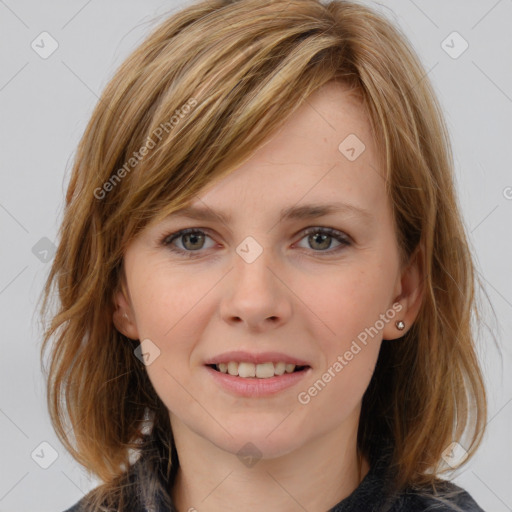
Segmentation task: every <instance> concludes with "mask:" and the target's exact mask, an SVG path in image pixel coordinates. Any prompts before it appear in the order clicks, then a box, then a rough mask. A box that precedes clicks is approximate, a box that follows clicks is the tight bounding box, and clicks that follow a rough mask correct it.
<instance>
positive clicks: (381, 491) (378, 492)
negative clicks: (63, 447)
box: [65, 447, 484, 512]
mask: <svg viewBox="0 0 512 512" xmlns="http://www.w3.org/2000/svg"><path fill="white" fill-rule="evenodd" d="M385 453H387V452H385V451H384V450H383V449H382V447H381V448H380V450H379V452H378V453H374V454H373V455H370V461H372V460H373V462H370V470H369V471H368V473H367V474H366V476H365V477H364V479H363V480H362V482H361V483H360V484H359V486H358V487H357V488H356V489H355V490H354V491H353V492H352V494H350V495H349V496H347V497H346V498H345V499H343V500H341V501H340V502H339V503H338V504H336V505H335V506H334V507H332V508H331V509H329V510H328V511H326V512H427V511H429V512H430V511H432V512H433V511H437V512H448V511H450V512H453V511H457V512H484V510H483V509H482V508H480V507H479V506H478V504H477V503H476V502H475V500H474V499H473V498H472V497H471V496H470V495H469V494H468V493H467V492H466V491H464V490H463V489H461V488H460V487H458V486H456V485H455V484H453V483H451V482H447V481H446V482H444V483H442V484H441V485H439V486H437V493H438V494H437V495H434V493H433V492H432V491H430V494H431V496H430V497H425V496H422V492H421V490H420V489H413V488H408V489H406V490H404V491H402V492H399V493H395V494H390V493H389V492H387V491H386V489H387V487H386V484H387V482H388V481H389V477H388V473H387V468H388V466H389V464H388V462H387V461H388V460H389V455H385ZM136 464H137V463H136ZM131 473H132V475H134V474H135V472H133V471H132V472H131ZM131 481H133V482H135V483H136V479H135V478H133V479H132V478H131ZM164 488H166V489H167V488H170V486H167V485H166V484H164ZM440 494H442V495H443V496H444V498H441V497H440ZM447 495H448V496H447ZM167 498H168V499H169V502H171V503H172V500H171V499H170V496H169V495H168V496H167ZM84 501H85V498H83V499H82V500H81V501H79V502H78V503H76V504H75V505H74V506H72V507H71V508H69V509H67V510H66V511H65V512H82V508H81V507H80V506H81V504H82V503H83V502H84ZM130 502H132V500H130ZM133 503H134V505H133V507H132V508H130V510H129V512H186V511H181V510H180V511H177V510H176V509H175V508H174V506H172V505H171V508H170V509H169V508H168V507H166V506H165V505H163V502H162V499H161V497H160V498H159V499H157V507H156V508H152V507H149V506H148V507H146V506H144V505H141V504H140V502H139V500H137V499H134V500H133ZM127 512H128V511H127ZM310 512H320V511H310Z"/></svg>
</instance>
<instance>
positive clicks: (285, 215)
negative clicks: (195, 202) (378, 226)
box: [169, 203, 373, 224]
mask: <svg viewBox="0 0 512 512" xmlns="http://www.w3.org/2000/svg"><path fill="white" fill-rule="evenodd" d="M332 213H342V214H345V215H356V216H360V217H362V218H363V219H364V220H366V221H368V222H369V221H371V220H373V215H372V214H371V213H370V212H369V211H368V210H365V209H364V208H359V207H357V206H355V205H352V204H348V203H327V204H304V205H302V206H290V207H288V208H283V209H282V210H281V211H280V213H279V222H282V221H285V220H304V219H315V218H318V217H323V216H325V215H329V214H332ZM174 217H186V218H189V219H195V220H204V221H208V220H218V221H220V222H223V223H224V224H229V222H230V221H231V215H229V214H228V213H225V212H222V211H217V210H213V209H211V208H208V207H206V208H205V207H202V206H187V207H184V208H181V209H179V210H176V211H174V212H173V213H171V214H170V215H169V218H174Z"/></svg>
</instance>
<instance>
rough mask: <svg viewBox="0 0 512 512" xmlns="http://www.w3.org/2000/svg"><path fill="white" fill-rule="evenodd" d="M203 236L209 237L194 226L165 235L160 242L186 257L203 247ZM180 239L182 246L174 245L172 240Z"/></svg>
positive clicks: (193, 255)
mask: <svg viewBox="0 0 512 512" xmlns="http://www.w3.org/2000/svg"><path fill="white" fill-rule="evenodd" d="M205 238H210V237H209V236H208V235H207V234H206V233H205V232H204V231H203V230H201V229H196V228H188V229H182V230H181V231H178V232H176V233H173V234H170V235H166V236H165V237H164V238H163V239H162V241H161V243H162V245H165V246H168V247H169V249H170V250H171V251H173V252H176V253H178V254H183V255H185V256H187V257H195V256H197V255H196V254H194V252H197V251H199V250H200V249H203V248H204V247H203V246H204V240H205ZM175 240H177V241H181V242H182V243H183V247H184V248H180V247H176V246H175V245H173V242H174V241H175Z"/></svg>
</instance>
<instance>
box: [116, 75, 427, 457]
mask: <svg viewBox="0 0 512 512" xmlns="http://www.w3.org/2000/svg"><path fill="white" fill-rule="evenodd" d="M351 134H352V135H351ZM354 134H355V136H354ZM347 137H349V138H348V139H347ZM356 137H357V138H356ZM363 144H364V148H363ZM351 148H352V149H351ZM377 157H378V155H377V153H376V149H375V147H374V142H373V140H372V137H371V134H370V125H369V124H368V121H367V119H366V118H365V116H364V113H363V110H362V107H361V105H360V104H359V103H358V100H357V99H356V98H355V97H353V96H351V95H350V94H349V93H348V91H347V90H346V89H345V88H344V87H343V86H341V85H339V84H327V85H326V86H324V87H323V88H322V89H320V90H318V91H317V92H315V93H314V94H313V95H312V96H311V97H310V98H308V102H307V103H305V104H304V105H303V106H302V107H301V108H300V109H298V110H297V111H296V112H295V113H294V115H293V116H292V117H291V118H290V119H289V121H288V122H287V124H286V125H284V127H283V128H282V129H281V130H280V131H279V132H277V133H276V134H275V135H274V136H273V137H271V138H270V139H269V140H268V141H267V143H266V144H264V145H263V146H261V147H260V148H259V150H258V151H257V152H256V153H255V154H254V155H253V157H252V158H251V159H250V160H249V161H248V162H246V163H245V164H244V165H243V166H241V167H239V168H238V169H237V170H236V171H235V172H234V173H232V174H230V175H229V176H228V177H226V178H224V179H222V180H221V181H219V182H217V183H216V184H215V185H214V186H212V187H210V188H207V189H204V191H203V193H201V194H199V195H198V196H196V198H195V200H194V201H193V202H192V203H191V205H190V206H192V207H197V208H198V209H202V210H204V211H206V212H210V213H211V212H212V211H213V212H217V213H219V212H221V213H222V214H223V215H224V216H225V217H226V218H225V219H223V220H220V219H219V218H216V217H212V218H200V219H198V218H193V217H189V216H185V215H183V214H180V213H174V214H172V215H171V216H170V217H169V218H168V219H166V220H165V221H163V222H161V223H159V224H153V225H150V226H148V227H147V228H146V229H145V230H144V231H143V232H142V233H141V234H140V235H139V236H138V237H137V238H135V239H134V240H133V241H132V243H131V244H130V245H129V247H128V249H127V251H126V254H125V258H124V268H125V276H126V288H127V291H128V293H127V294H126V295H125V294H123V293H121V292H120V293H119V294H118V296H117V305H118V308H119V309H118V312H117V313H116V315H115V317H114V321H115V323H116V326H117V328H118V329H119V330H120V331H122V332H124V333H125V334H126V335H127V336H129V337H130V338H133V339H139V340H141V341H143V340H146V341H144V343H143V347H145V350H146V351H147V352H148V353H149V356H148V360H147V362H148V363H149V364H147V366H146V370H147V372H148V375H149V377H150V379H151V382H152V384H153V386H154V388H155V390H156V392H157V393H158V395H159V396H160V398H161V399H162V401H163V402H164V403H165V405H166V406H167V408H168V409H169V411H170V415H171V424H172V426H173V430H174V428H175V427H178V426H180V427H181V428H182V429H186V430H189V431H192V432H194V433H195V434H196V435H199V436H200V437H202V438H203V439H205V440H207V441H209V442H211V443H213V444H214V445H216V446H217V447H220V448H222V449H224V450H227V451H230V452H232V453H236V452H237V451H238V450H239V449H240V447H241V446H243V445H244V444H245V443H246V442H247V441H249V440H250V441H251V442H252V443H253V444H254V445H255V446H256V447H257V448H258V449H259V450H260V452H261V453H262V456H263V457H269V458H271V457H276V456H279V455H283V454H286V453H288V452H291V451H292V450H295V449H297V448H299V447H301V446H304V445H306V444H307V443H308V442H311V441H313V440H315V439H316V438H318V437H319V436H322V435H325V434H328V433H332V432H341V431H342V430H343V429H345V430H347V429H349V430H350V429H351V431H353V430H354V429H355V428H357V423H358V417H359V412H360V405H361V400H362V397H363V394H364V392H365V390H366V388H367V386H368V384H369V382H370V378H371V376H372V373H373V371H374V367H375V364H376V361H377V356H378V353H379V348H380V345H381V342H382V340H383V339H386V340H394V339H396V338H399V337H401V336H403V334H404V333H405V332H406V331H405V330H404V331H399V330H398V329H397V328H396V326H395V322H396V321H397V320H403V321H404V322H405V324H406V326H409V325H410V323H411V321H412V320H413V317H414V316H415V313H416V311H417V308H415V306H414V293H412V292H413V291H414V290H415V289H416V284H417V282H418V279H416V278H415V276H416V277H417V273H415V269H414V268H413V267H408V268H407V269H402V268H401V267H400V264H399V252H398V247H397V243H396V236H395V231H394V225H393V220H392V211H391V207H390V202H389V199H388V198H387V196H386V192H385V186H384V179H383V171H382V169H379V165H378V158H377ZM312 205H315V208H307V207H306V206H308V207H311V206H312ZM328 205H334V206H335V207H338V209H336V208H335V207H332V208H331V210H329V208H328ZM297 208H300V210H298V209H297ZM290 209H292V210H290ZM293 209H295V210H293ZM282 210H286V211H288V213H290V212H291V213H293V212H294V211H295V214H296V215H288V216H284V217H283V218H281V217H280V215H281V211H282ZM324 210H325V211H324ZM185 229H188V230H191V231H190V232H188V233H183V232H182V230H185ZM393 305H394V307H393ZM399 310H400V311H399ZM120 312H123V313H126V316H124V317H122V316H121V315H120ZM147 340H149V341H147ZM393 342H394V341H386V343H393ZM144 344H145V345H144ZM143 351H144V349H143ZM229 351H243V352H246V354H245V355H243V354H242V355H240V354H238V355H234V356H233V355H231V356H223V354H225V353H226V352H229ZM263 353H267V354H264V355H263V356H262V358H263V361H261V362H266V361H265V358H266V359H268V361H267V362H272V361H273V362H274V363H275V366H274V371H275V372H277V373H279V368H282V365H280V364H278V363H279V362H280V361H282V362H285V361H284V360H285V359H286V358H288V359H289V360H290V361H293V360H295V361H297V362H300V363H301V364H302V365H303V366H306V369H304V370H301V371H300V372H293V373H290V374H289V373H287V372H286V371H285V373H284V375H281V376H274V377H271V378H257V377H254V378H249V379H247V378H243V377H240V376H231V375H226V374H223V373H221V372H219V371H217V370H215V369H213V368H211V367H209V366H207V363H208V362H211V361H212V360H213V359H214V358H217V357H219V358H220V360H221V361H224V362H226V363H227V362H228V361H235V362H244V363H245V362H250V361H251V356H255V357H257V356H259V355H262V354H263ZM269 353H272V354H269ZM276 353H278V354H276ZM255 361H257V359H255ZM240 367H243V368H244V370H243V371H245V370H248V371H251V370H252V367H251V365H247V364H243V365H240ZM233 368H236V366H235V365H233V364H231V369H232V370H233ZM257 368H259V372H264V371H265V370H268V369H269V368H270V367H269V365H263V366H262V367H256V366H254V369H255V370H256V369H257ZM288 368H289V369H290V367H288ZM221 369H222V368H221ZM241 372H242V370H241ZM260 375H263V373H260Z"/></svg>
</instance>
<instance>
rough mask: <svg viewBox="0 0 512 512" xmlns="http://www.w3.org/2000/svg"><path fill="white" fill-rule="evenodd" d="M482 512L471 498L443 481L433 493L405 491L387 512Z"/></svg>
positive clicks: (418, 490)
mask: <svg viewBox="0 0 512 512" xmlns="http://www.w3.org/2000/svg"><path fill="white" fill-rule="evenodd" d="M424 511H425V512H427V511H432V512H434V511H437V512H484V510H483V509H482V508H481V507H480V506H479V505H478V503H477V502H476V501H475V500H474V499H473V498H472V496H471V495H470V494H469V493H468V492H467V491H465V490H464V489H462V488H461V487H458V486H457V485H455V484H453V483H451V482H447V481H443V482H442V483H441V484H439V485H437V486H436V489H435V491H432V490H426V489H417V488H409V489H406V490H405V491H404V492H403V493H402V494H401V495H400V496H399V497H398V499H397V500H396V502H395V503H394V504H393V506H392V507H391V508H390V509H389V512H424Z"/></svg>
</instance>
